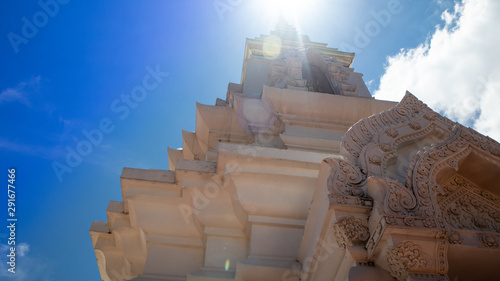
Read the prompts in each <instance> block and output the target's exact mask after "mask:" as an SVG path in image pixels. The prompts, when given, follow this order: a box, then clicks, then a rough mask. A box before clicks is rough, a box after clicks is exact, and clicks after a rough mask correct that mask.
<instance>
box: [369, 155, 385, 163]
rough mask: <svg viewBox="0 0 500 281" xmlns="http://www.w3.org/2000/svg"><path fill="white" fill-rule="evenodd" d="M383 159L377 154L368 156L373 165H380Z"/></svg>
mask: <svg viewBox="0 0 500 281" xmlns="http://www.w3.org/2000/svg"><path fill="white" fill-rule="evenodd" d="M381 161H382V160H381V159H380V157H378V156H377V155H371V156H370V157H368V162H370V164H373V165H380V163H381Z"/></svg>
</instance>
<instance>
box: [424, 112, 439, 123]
mask: <svg viewBox="0 0 500 281" xmlns="http://www.w3.org/2000/svg"><path fill="white" fill-rule="evenodd" d="M424 118H425V119H427V120H429V121H434V120H435V119H436V114H435V113H434V112H429V113H426V114H424Z"/></svg>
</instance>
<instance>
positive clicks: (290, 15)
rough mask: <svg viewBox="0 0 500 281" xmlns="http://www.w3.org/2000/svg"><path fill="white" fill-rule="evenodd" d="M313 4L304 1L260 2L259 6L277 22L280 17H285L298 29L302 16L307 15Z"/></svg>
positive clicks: (279, 0)
mask: <svg viewBox="0 0 500 281" xmlns="http://www.w3.org/2000/svg"><path fill="white" fill-rule="evenodd" d="M313 2H314V1H304V0H259V4H260V5H259V6H260V8H261V11H263V12H265V13H267V14H268V16H269V17H272V18H273V19H274V20H276V21H277V19H278V18H279V17H281V16H283V17H284V18H285V20H287V21H288V23H290V24H294V25H295V26H296V27H298V25H299V22H298V21H299V18H300V16H301V15H302V14H305V13H307V10H308V8H310V7H311V5H313ZM303 16H305V15H303Z"/></svg>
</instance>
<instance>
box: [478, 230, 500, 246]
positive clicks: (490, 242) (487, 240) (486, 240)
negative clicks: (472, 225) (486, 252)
mask: <svg viewBox="0 0 500 281" xmlns="http://www.w3.org/2000/svg"><path fill="white" fill-rule="evenodd" d="M479 238H480V239H481V243H482V244H483V245H484V246H485V247H488V248H493V249H496V248H497V247H498V242H497V238H496V237H495V236H494V235H491V234H485V233H481V235H479Z"/></svg>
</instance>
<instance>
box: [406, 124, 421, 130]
mask: <svg viewBox="0 0 500 281" xmlns="http://www.w3.org/2000/svg"><path fill="white" fill-rule="evenodd" d="M408 126H410V128H412V129H413V130H420V129H421V128H422V126H421V125H420V123H418V122H410V123H409V124H408Z"/></svg>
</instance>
